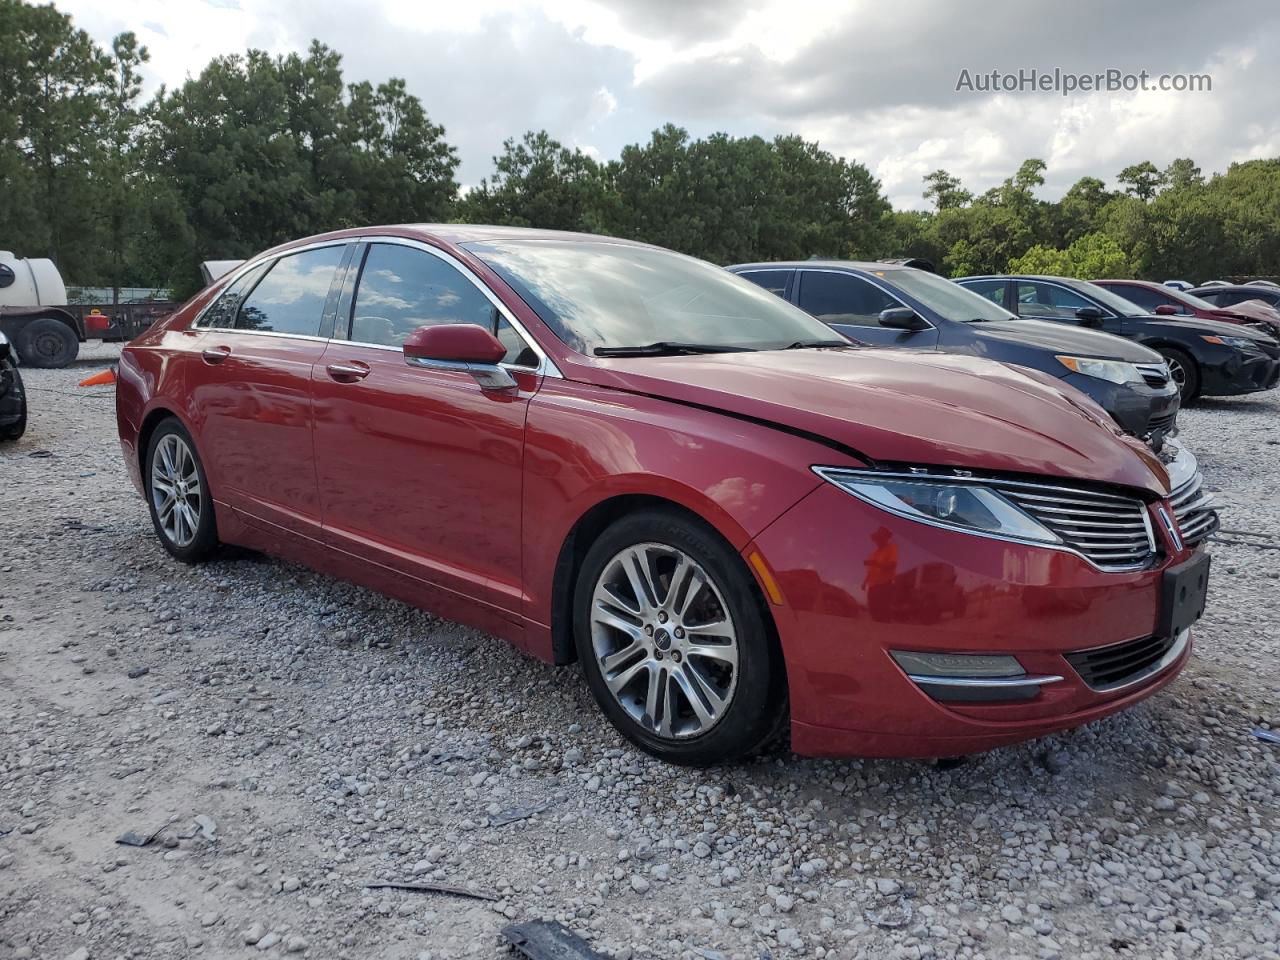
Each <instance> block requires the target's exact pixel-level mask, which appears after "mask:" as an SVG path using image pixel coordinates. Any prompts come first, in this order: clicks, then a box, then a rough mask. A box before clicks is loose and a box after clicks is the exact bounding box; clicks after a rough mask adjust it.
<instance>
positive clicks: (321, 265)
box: [235, 245, 345, 337]
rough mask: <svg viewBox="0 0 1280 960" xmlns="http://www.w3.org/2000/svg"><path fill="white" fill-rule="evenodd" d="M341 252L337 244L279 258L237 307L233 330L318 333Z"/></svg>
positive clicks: (312, 334) (315, 334)
mask: <svg viewBox="0 0 1280 960" xmlns="http://www.w3.org/2000/svg"><path fill="white" fill-rule="evenodd" d="M344 251H345V247H344V246H343V245H338V246H336V247H321V248H319V249H318V250H307V251H304V252H303V253H293V254H289V255H287V256H283V257H281V258H280V259H279V260H277V261H276V262H275V265H274V266H273V267H272V268H271V269H270V271H269V272H268V273H267V275H266V276H265V277H263V278H262V282H261V283H259V284H258V285H257V286H256V287H254V288H253V292H252V293H251V294H249V297H248V299H246V300H245V302H244V304H243V305H242V306H241V307H240V313H239V314H238V315H237V316H236V323H235V325H236V329H237V330H258V331H262V332H264V333H291V334H294V335H296V336H307V337H314V336H318V335H319V333H320V320H321V318H322V316H323V315H324V303H325V300H326V299H327V298H328V296H329V287H330V285H331V284H332V283H333V277H334V274H336V273H337V271H338V265H339V264H340V263H341V262H342V255H343V253H344Z"/></svg>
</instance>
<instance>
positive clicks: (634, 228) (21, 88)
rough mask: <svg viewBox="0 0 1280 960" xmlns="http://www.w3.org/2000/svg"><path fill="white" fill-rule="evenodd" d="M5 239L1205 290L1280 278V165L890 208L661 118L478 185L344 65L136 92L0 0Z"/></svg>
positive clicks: (1040, 169)
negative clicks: (598, 249)
mask: <svg viewBox="0 0 1280 960" xmlns="http://www.w3.org/2000/svg"><path fill="white" fill-rule="evenodd" d="M0 23H4V25H5V28H4V29H3V30H0V104H3V109H0V184H3V187H2V188H0V244H3V246H4V247H5V248H8V249H13V250H15V251H16V252H17V253H18V254H19V255H20V256H47V257H51V258H53V259H54V260H55V261H56V262H57V263H58V265H59V268H60V270H61V272H62V274H63V276H64V277H65V278H66V279H67V280H68V281H69V282H72V283H78V284H84V285H103V286H158V287H168V288H171V289H174V290H175V291H176V292H177V293H178V294H179V295H183V294H186V293H189V292H191V291H193V290H194V289H195V288H196V287H197V286H198V285H199V279H198V277H199V274H198V265H199V263H200V261H201V260H205V259H230V258H240V257H247V256H249V255H251V254H253V253H255V252H256V251H258V250H261V249H263V248H266V247H269V246H272V245H274V244H277V243H280V242H282V241H285V240H288V239H292V238H296V237H299V236H305V235H308V234H312V233H319V232H322V231H325V230H331V229H335V228H340V227H346V226H358V225H364V224H372V223H404V222H430V221H456V222H482V223H501V224H513V225H524V226H537V227H544V228H552V229H564V230H582V231H587V232H593V233H607V234H611V235H615V236H624V237H631V238H634V239H638V240H644V241H647V242H650V243H656V244H660V245H662V246H666V247H671V248H673V249H676V250H680V251H683V252H685V253H689V254H692V255H694V256H698V257H702V258H705V259H708V260H712V261H714V262H717V263H731V262H739V261H746V260H773V259H802V258H807V257H810V256H820V257H837V258H863V259H876V258H881V257H896V256H914V257H924V258H927V259H929V260H931V261H933V262H934V263H935V264H937V265H938V267H939V269H940V270H941V271H943V272H944V273H948V274H950V275H961V274H970V273H988V272H1001V271H1006V270H1015V271H1019V272H1039V273H1058V274H1068V275H1073V276H1081V277H1098V276H1103V275H1106V276H1141V277H1149V278H1153V279H1161V280H1163V279H1168V278H1172V277H1180V278H1188V279H1192V280H1201V279H1207V278H1210V277H1218V276H1223V277H1231V276H1239V277H1244V276H1268V275H1273V274H1276V273H1277V272H1280V159H1271V160H1253V161H1248V162H1244V163H1237V164H1233V165H1232V166H1231V167H1230V168H1229V169H1228V170H1227V171H1226V172H1225V173H1220V174H1213V175H1211V176H1207V177H1206V176H1205V175H1204V174H1203V173H1202V171H1201V170H1200V168H1199V167H1198V166H1196V164H1195V163H1194V162H1193V161H1192V160H1190V159H1186V158H1183V159H1178V160H1175V161H1173V163H1171V164H1169V165H1168V166H1167V167H1166V168H1164V169H1163V170H1162V169H1159V168H1158V167H1156V165H1155V164H1153V163H1150V162H1144V163H1140V164H1135V165H1133V166H1131V167H1127V168H1125V169H1124V170H1122V171H1120V172H1119V174H1118V175H1116V177H1115V187H1114V188H1110V189H1109V188H1108V186H1107V184H1106V183H1105V182H1104V181H1103V180H1101V179H1098V178H1096V177H1084V178H1082V179H1080V180H1079V181H1077V182H1076V183H1075V184H1074V185H1073V186H1072V187H1071V188H1070V189H1069V190H1068V191H1067V192H1066V193H1065V195H1064V196H1063V197H1062V199H1060V200H1058V201H1046V200H1043V199H1041V198H1039V197H1038V196H1037V195H1036V192H1037V190H1038V189H1039V188H1040V187H1042V186H1043V185H1044V182H1045V180H1044V175H1045V169H1046V168H1045V163H1044V161H1042V160H1038V159H1029V160H1026V161H1024V162H1023V163H1022V164H1021V165H1020V166H1019V167H1018V169H1017V170H1016V171H1014V172H1013V173H1012V174H1011V175H1010V177H1009V178H1008V179H1007V180H1005V181H1004V182H1003V183H1002V184H1001V185H1000V186H998V187H995V188H993V189H991V190H988V191H986V192H985V193H982V194H978V195H975V194H973V193H972V192H970V191H969V190H967V189H965V187H964V185H963V184H962V183H961V182H960V181H959V180H958V179H957V178H956V177H954V176H952V175H951V174H949V173H948V172H947V171H945V170H937V171H935V172H933V173H931V174H929V175H928V176H927V177H925V178H924V185H923V187H924V189H923V196H924V198H925V199H927V200H929V201H930V203H931V204H932V207H933V209H932V210H927V211H917V210H894V209H893V208H892V207H891V205H890V204H889V202H888V200H887V199H886V198H885V196H884V193H883V191H882V188H881V185H880V183H879V181H877V180H876V178H875V177H874V176H872V174H871V172H870V171H869V170H868V169H867V167H866V166H864V165H863V164H861V163H858V162H856V161H852V160H847V159H844V158H841V157H837V156H834V155H833V154H831V153H830V152H829V151H826V150H823V149H822V148H821V147H820V146H819V145H818V144H817V143H814V142H811V141H806V140H804V139H803V138H801V137H798V136H779V137H774V138H773V139H765V138H762V137H758V136H753V137H731V136H729V135H727V134H722V133H721V134H713V135H711V136H708V137H702V138H694V137H691V136H690V135H689V133H688V132H687V131H685V130H683V129H681V128H679V127H676V126H673V125H670V124H668V125H667V126H664V127H662V128H661V129H659V130H656V131H654V132H653V134H652V135H651V136H650V138H649V140H648V141H647V142H645V143H636V144H632V145H630V146H627V147H625V148H624V149H623V150H622V152H621V154H620V156H618V157H617V158H616V159H612V160H608V161H600V160H597V159H595V158H593V157H592V156H590V155H588V154H586V153H584V152H583V151H582V150H580V149H577V148H571V147H567V146H565V145H563V144H561V143H559V142H557V141H556V140H555V139H553V138H552V137H551V136H550V135H548V134H547V133H546V132H545V131H529V132H527V133H525V134H523V135H522V136H519V137H513V138H512V139H510V140H508V141H507V142H506V143H505V144H504V145H503V148H502V152H501V153H500V154H499V155H498V156H497V157H495V158H494V165H493V170H492V172H491V174H490V175H489V176H488V177H486V178H485V179H484V180H482V181H481V182H480V183H479V184H478V185H477V186H475V187H474V188H472V189H470V190H466V191H462V190H461V189H460V187H459V184H458V182H457V179H456V173H457V166H458V156H457V152H456V150H455V148H454V147H453V146H452V145H450V144H449V142H448V140H447V139H446V133H445V130H444V129H443V127H441V126H440V125H438V124H436V123H433V122H432V121H431V119H430V117H429V115H428V113H427V111H426V109H425V108H424V106H423V104H422V102H421V100H419V99H418V97H416V96H414V95H412V94H410V93H409V92H408V91H407V90H406V88H405V84H404V81H403V80H400V79H396V78H389V79H387V80H385V81H384V82H381V83H378V84H377V85H374V84H373V83H370V82H368V81H359V82H348V81H347V80H346V78H344V76H343V72H342V58H341V55H340V54H338V53H337V52H336V51H334V50H332V49H330V48H328V47H326V46H324V45H323V44H321V43H319V42H313V43H312V44H311V46H310V48H309V49H308V50H307V52H306V53H305V54H297V53H294V54H288V55H285V56H276V57H272V56H269V55H268V54H266V53H263V52H262V51H257V50H250V51H247V52H246V53H245V54H243V55H234V56H225V57H219V58H216V59H214V60H212V61H211V62H210V63H209V64H208V66H206V67H205V69H204V70H203V71H202V72H201V73H200V74H199V75H198V76H196V77H193V78H190V79H188V80H187V81H185V82H184V83H183V84H181V85H180V86H177V87H175V88H173V89H166V88H161V89H160V90H159V91H158V92H157V93H156V94H155V95H154V96H152V97H151V98H150V99H147V100H145V101H144V100H143V99H142V97H141V86H142V85H141V77H140V71H141V69H142V67H143V65H144V64H145V63H146V62H147V59H148V54H147V50H146V48H145V47H143V46H141V45H140V44H139V43H138V41H137V38H136V37H135V36H134V35H133V34H131V33H124V34H121V35H120V36H118V37H116V38H115V39H114V41H113V42H112V44H111V47H110V49H109V50H104V49H102V48H100V47H99V46H98V45H97V44H95V43H94V42H93V40H92V39H91V38H90V37H89V36H88V34H87V33H85V32H84V31H83V30H80V29H78V28H77V27H76V26H75V24H74V23H73V21H72V19H71V18H70V17H69V16H67V15H65V14H63V13H61V12H60V11H58V10H57V9H56V8H55V7H54V6H52V5H46V6H33V5H30V4H28V3H25V2H23V0H0Z"/></svg>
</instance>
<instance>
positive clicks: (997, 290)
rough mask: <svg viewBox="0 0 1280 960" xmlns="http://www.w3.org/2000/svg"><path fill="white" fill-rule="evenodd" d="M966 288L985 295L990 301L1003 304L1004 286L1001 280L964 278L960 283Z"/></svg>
mask: <svg viewBox="0 0 1280 960" xmlns="http://www.w3.org/2000/svg"><path fill="white" fill-rule="evenodd" d="M960 286H962V287H964V288H965V289H966V290H972V291H973V292H974V293H976V294H977V295H978V296H980V297H986V298H987V299H988V300H990V301H991V302H992V303H997V304H999V305H1000V306H1002V307H1003V306H1004V287H1005V282H1004V281H1003V280H966V281H965V282H964V283H962V284H960Z"/></svg>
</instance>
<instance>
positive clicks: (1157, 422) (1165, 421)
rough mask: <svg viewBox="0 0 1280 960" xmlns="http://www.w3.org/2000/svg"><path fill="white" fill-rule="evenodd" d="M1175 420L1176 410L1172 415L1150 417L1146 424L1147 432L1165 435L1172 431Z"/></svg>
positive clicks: (1176, 416)
mask: <svg viewBox="0 0 1280 960" xmlns="http://www.w3.org/2000/svg"><path fill="white" fill-rule="evenodd" d="M1177 419H1178V413H1177V411H1176V410H1175V411H1174V412H1173V413H1166V414H1165V415H1164V416H1163V417H1152V418H1151V420H1150V421H1149V422H1148V423H1147V431H1148V433H1155V432H1157V431H1159V432H1160V433H1166V434H1167V433H1169V432H1170V431H1171V430H1173V425H1174V423H1175V422H1176V421H1177Z"/></svg>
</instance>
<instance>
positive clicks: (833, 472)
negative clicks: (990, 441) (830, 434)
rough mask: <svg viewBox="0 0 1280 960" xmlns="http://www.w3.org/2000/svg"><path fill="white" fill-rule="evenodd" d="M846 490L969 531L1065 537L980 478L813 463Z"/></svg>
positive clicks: (1040, 539)
mask: <svg viewBox="0 0 1280 960" xmlns="http://www.w3.org/2000/svg"><path fill="white" fill-rule="evenodd" d="M813 469H814V472H815V473H817V474H818V476H820V477H822V478H823V479H824V480H826V481H828V482H829V483H834V484H835V485H836V486H837V487H839V488H840V489H841V490H844V491H845V492H846V493H851V494H853V495H854V496H855V497H857V498H858V499H859V500H865V501H866V502H867V503H870V504H873V505H875V506H877V507H879V508H880V509H882V510H887V511H888V512H889V513H893V514H897V515H898V516H900V517H906V518H907V519H909V520H918V521H920V522H922V523H928V524H932V525H934V526H943V527H948V528H951V529H954V530H960V531H963V532H965V533H975V534H979V535H987V536H998V537H1009V538H1012V539H1016V540H1026V541H1029V542H1031V543H1061V542H1062V541H1061V540H1060V539H1059V537H1058V536H1057V535H1056V534H1055V533H1054V532H1053V531H1052V530H1049V529H1048V528H1047V527H1045V526H1043V525H1042V524H1040V523H1039V522H1037V521H1036V520H1034V519H1033V518H1031V517H1030V516H1028V515H1027V514H1025V513H1023V512H1022V511H1021V510H1019V509H1018V508H1017V507H1015V506H1014V505H1013V504H1012V503H1010V502H1009V501H1008V500H1006V499H1005V498H1004V497H1002V496H1000V494H998V493H996V492H995V491H994V490H992V489H990V488H988V487H984V486H982V485H981V484H980V483H955V482H952V481H949V480H946V479H944V478H937V479H934V478H930V477H921V478H920V479H919V480H917V479H915V478H914V477H911V478H897V477H883V476H877V475H876V474H875V473H874V472H870V471H868V472H862V471H854V470H842V469H840V468H838V467H814V468H813Z"/></svg>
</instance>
